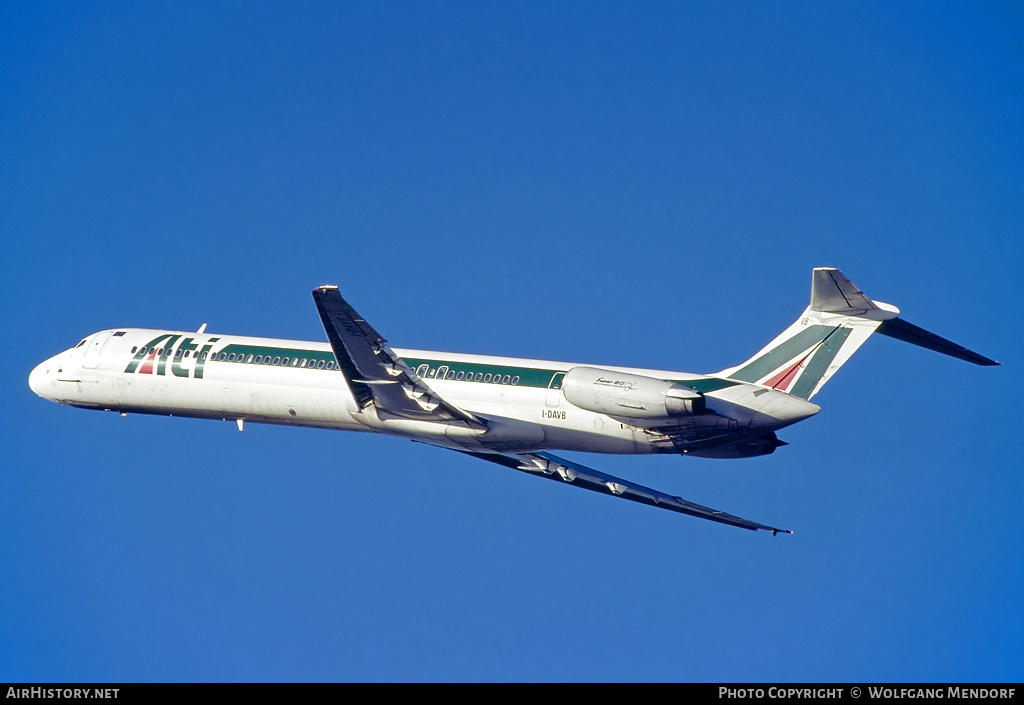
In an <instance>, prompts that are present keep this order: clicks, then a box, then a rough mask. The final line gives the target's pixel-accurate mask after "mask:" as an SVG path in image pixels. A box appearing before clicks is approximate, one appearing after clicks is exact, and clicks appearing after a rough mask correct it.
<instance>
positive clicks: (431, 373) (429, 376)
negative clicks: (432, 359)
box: [427, 368, 437, 379]
mask: <svg viewBox="0 0 1024 705" xmlns="http://www.w3.org/2000/svg"><path fill="white" fill-rule="evenodd" d="M436 374H437V370H435V369H434V368H430V369H429V370H427V379H433V377H434V375H436Z"/></svg>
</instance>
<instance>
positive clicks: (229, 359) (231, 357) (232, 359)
mask: <svg viewBox="0 0 1024 705" xmlns="http://www.w3.org/2000/svg"><path fill="white" fill-rule="evenodd" d="M234 361H235V354H234V353H231V354H230V355H228V362H234Z"/></svg>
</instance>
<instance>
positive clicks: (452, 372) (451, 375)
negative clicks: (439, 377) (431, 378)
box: [445, 370, 455, 379]
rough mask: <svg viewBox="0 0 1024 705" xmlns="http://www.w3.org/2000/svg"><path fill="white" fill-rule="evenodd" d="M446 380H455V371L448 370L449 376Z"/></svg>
mask: <svg viewBox="0 0 1024 705" xmlns="http://www.w3.org/2000/svg"><path fill="white" fill-rule="evenodd" d="M445 379H455V370H448V374H447V375H446V376H445Z"/></svg>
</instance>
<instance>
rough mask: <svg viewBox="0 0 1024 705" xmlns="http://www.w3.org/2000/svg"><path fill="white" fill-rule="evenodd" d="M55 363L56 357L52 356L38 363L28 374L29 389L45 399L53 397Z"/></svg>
mask: <svg viewBox="0 0 1024 705" xmlns="http://www.w3.org/2000/svg"><path fill="white" fill-rule="evenodd" d="M55 364H56V362H55V360H54V358H50V359H49V360H47V361H46V362H43V363H41V364H39V365H36V367H35V369H33V370H32V371H31V372H30V373H29V375H28V387H29V389H31V390H32V391H33V392H35V393H36V394H38V395H39V396H41V397H43V398H44V399H53V393H54V391H55V388H54V383H53V380H54V374H53V373H54V372H55V371H56V368H55V367H54V365H55Z"/></svg>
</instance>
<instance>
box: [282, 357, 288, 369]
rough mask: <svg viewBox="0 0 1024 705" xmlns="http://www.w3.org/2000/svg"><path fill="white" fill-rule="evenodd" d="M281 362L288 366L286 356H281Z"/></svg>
mask: <svg viewBox="0 0 1024 705" xmlns="http://www.w3.org/2000/svg"><path fill="white" fill-rule="evenodd" d="M281 364H282V365H284V366H285V367H287V366H288V358H287V357H282V358H281Z"/></svg>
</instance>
